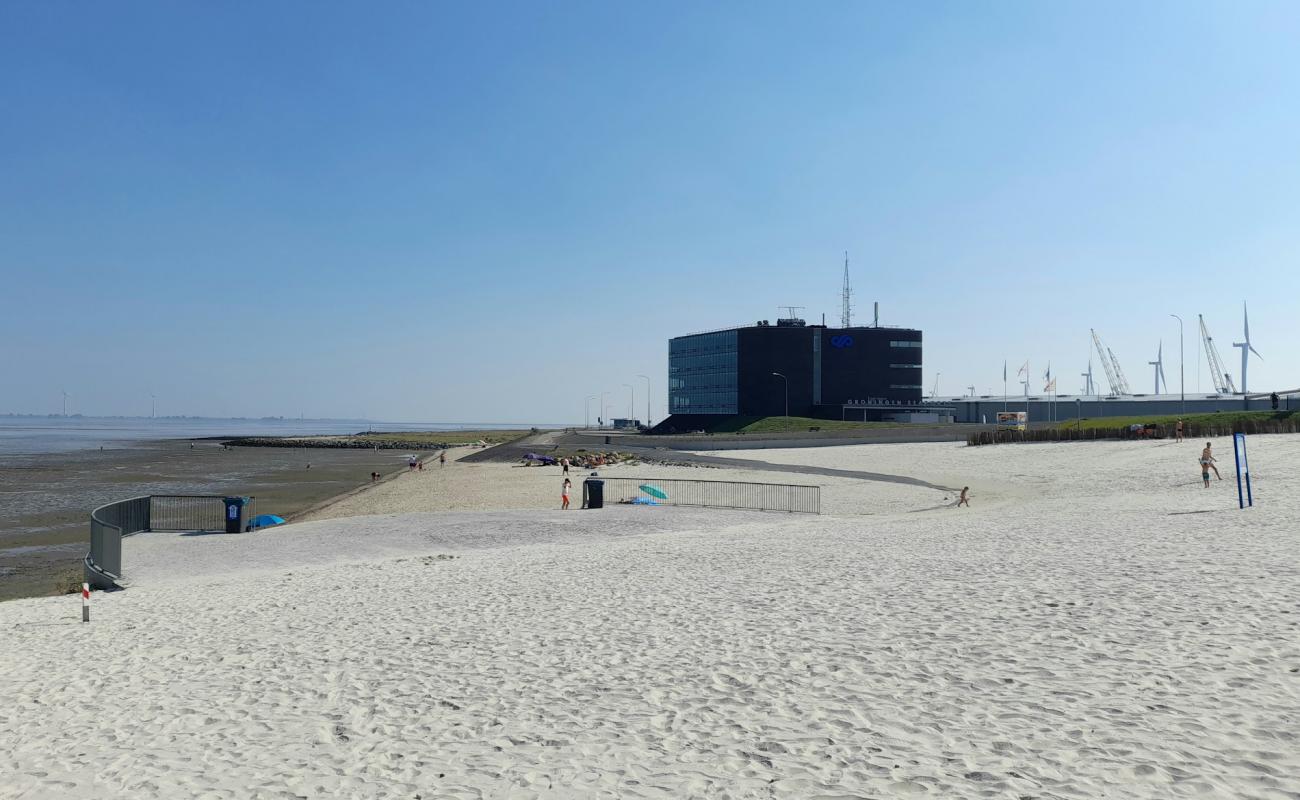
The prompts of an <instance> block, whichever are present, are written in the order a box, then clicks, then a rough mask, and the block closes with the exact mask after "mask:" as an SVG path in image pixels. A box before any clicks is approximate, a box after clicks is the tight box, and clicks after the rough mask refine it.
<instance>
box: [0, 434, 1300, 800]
mask: <svg viewBox="0 0 1300 800" xmlns="http://www.w3.org/2000/svg"><path fill="white" fill-rule="evenodd" d="M1250 445H1251V465H1252V469H1253V477H1254V493H1255V500H1256V507H1255V508H1253V509H1250V510H1247V511H1239V510H1237V508H1236V492H1235V485H1234V484H1233V483H1232V480H1231V476H1232V469H1231V460H1232V454H1231V441H1230V440H1226V439H1221V440H1215V450H1216V451H1218V454H1219V458H1220V459H1221V464H1220V469H1221V471H1222V473H1223V477H1224V480H1223V481H1222V482H1218V481H1215V482H1213V483H1212V486H1211V487H1210V488H1209V489H1205V488H1203V487H1202V485H1201V481H1200V479H1199V474H1197V471H1196V470H1197V468H1196V464H1195V458H1196V455H1197V453H1198V452H1199V448H1200V446H1201V443H1197V442H1187V443H1183V444H1174V443H1167V442H1131V443H1130V442H1095V443H1062V444H1034V445H1004V446H996V447H982V448H968V447H965V446H964V445H961V444H949V443H942V444H907V445H870V446H854V447H842V448H816V449H808V450H784V451H781V450H763V451H753V452H750V453H748V454H744V453H728V455H731V456H738V457H740V456H743V457H746V458H752V459H753V460H755V461H765V462H771V463H781V464H794V465H811V466H818V467H829V468H834V469H846V470H860V471H870V472H877V473H887V474H891V475H898V476H907V477H912V478H918V479H922V480H925V481H927V482H929V483H931V484H934V485H935V486H938V487H960V486H965V485H969V486H971V489H972V506H971V508H969V509H966V508H962V509H956V508H953V507H951V506H952V503H953V501H954V500H955V496H954V495H953V494H952V493H951V492H949V491H945V489H943V488H926V487H920V486H909V485H900V484H896V483H889V482H881V481H864V480H857V479H850V478H845V477H825V476H821V475H806V474H795V473H778V472H772V471H767V470H763V469H754V470H733V469H692V468H673V467H653V468H652V467H649V466H644V465H642V466H637V467H632V466H620V467H615V468H606V469H602V470H601V472H602V474H605V475H615V474H626V475H634V476H638V477H668V476H679V477H696V478H705V479H713V480H756V481H769V482H777V483H786V482H789V483H810V484H818V485H821V486H822V487H823V503H822V505H823V510H824V512H826V513H824V514H823V515H821V516H807V515H792V514H777V513H755V512H736V511H723V510H711V509H684V508H670V507H640V506H632V507H628V506H623V507H607V508H605V509H602V510H598V511H580V510H573V511H568V512H562V511H559V510H558V505H559V488H558V487H559V470H558V468H555V469H552V468H546V469H542V468H531V469H523V468H514V467H511V466H509V465H502V464H474V465H470V464H461V463H458V462H455V461H453V462H451V463H449V464H448V465H447V466H446V467H439V466H437V464H436V463H435V464H430V465H429V466H427V467H426V469H425V470H424V471H422V472H415V473H411V474H408V475H404V476H402V477H400V478H398V479H396V480H393V481H389V482H387V483H384V484H381V485H379V486H376V487H374V488H373V489H369V490H367V491H364V492H361V493H359V494H357V495H354V496H352V497H350V498H348V499H346V500H345V501H343V502H341V503H338V504H336V505H334V506H331V507H329V508H327V509H323V510H321V511H320V512H318V513H317V514H316V515H314V518H313V520H312V521H305V522H301V523H295V524H292V525H288V526H284V527H282V528H278V529H271V530H267V531H264V532H262V533H258V534H247V535H238V536H224V535H209V536H182V535H177V534H143V535H141V536H138V537H134V538H132V539H129V540H128V541H127V545H126V547H125V552H124V559H123V560H124V565H125V569H126V571H127V574H128V576H129V578H130V581H131V585H130V588H128V589H127V590H125V591H121V592H114V593H108V594H104V593H98V592H97V593H95V596H94V598H93V601H92V602H93V611H92V613H93V621H92V622H91V623H90V624H88V625H83V624H82V623H81V622H80V621H79V619H80V601H79V599H78V598H76V597H75V596H70V597H64V598H36V599H30V600H18V601H12V602H8V603H3V604H0V637H2V638H0V641H3V645H4V646H3V648H2V649H0V697H2V698H4V701H5V702H4V703H0V797H2V798H45V797H50V798H63V797H73V796H79V797H96V798H119V797H121V798H127V797H129V798H173V797H208V798H245V797H267V798H281V797H283V798H290V797H312V798H314V797H326V796H331V797H392V798H416V797H420V798H497V797H503V798H534V797H536V798H588V797H590V798H597V797H609V798H758V797H762V798H772V797H775V798H800V799H802V798H860V797H880V798H892V797H935V798H966V797H970V798H1004V797H1005V798H1090V797H1098V798H1100V797H1115V798H1143V797H1152V798H1157V797H1159V798H1164V797H1183V796H1195V797H1214V798H1296V797H1300V607H1298V606H1297V602H1296V598H1297V597H1298V596H1300V533H1298V532H1297V531H1298V530H1300V500H1298V499H1297V497H1300V437H1296V436H1257V437H1252V439H1251V440H1250ZM756 466H758V465H756ZM573 477H574V480H575V483H577V482H578V481H579V480H580V477H581V476H579V475H577V474H576V473H575V475H574V476H573Z"/></svg>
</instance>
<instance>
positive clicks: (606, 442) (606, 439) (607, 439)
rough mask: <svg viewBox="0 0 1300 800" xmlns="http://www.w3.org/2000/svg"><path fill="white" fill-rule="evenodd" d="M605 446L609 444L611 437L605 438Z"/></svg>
mask: <svg viewBox="0 0 1300 800" xmlns="http://www.w3.org/2000/svg"><path fill="white" fill-rule="evenodd" d="M605 444H609V437H608V436H606V437H605Z"/></svg>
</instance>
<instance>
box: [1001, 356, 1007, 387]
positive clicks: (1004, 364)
mask: <svg viewBox="0 0 1300 800" xmlns="http://www.w3.org/2000/svg"><path fill="white" fill-rule="evenodd" d="M1002 382H1003V383H1006V382H1007V362H1006V359H1003V360H1002Z"/></svg>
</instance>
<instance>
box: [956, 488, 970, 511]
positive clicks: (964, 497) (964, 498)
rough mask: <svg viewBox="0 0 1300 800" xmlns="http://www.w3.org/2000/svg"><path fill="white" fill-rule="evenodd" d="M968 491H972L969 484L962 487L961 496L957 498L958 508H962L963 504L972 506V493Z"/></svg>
mask: <svg viewBox="0 0 1300 800" xmlns="http://www.w3.org/2000/svg"><path fill="white" fill-rule="evenodd" d="M968 492H970V487H969V486H963V487H961V497H959V498H957V507H958V508H961V507H962V506H966V507H967V508H970V494H968Z"/></svg>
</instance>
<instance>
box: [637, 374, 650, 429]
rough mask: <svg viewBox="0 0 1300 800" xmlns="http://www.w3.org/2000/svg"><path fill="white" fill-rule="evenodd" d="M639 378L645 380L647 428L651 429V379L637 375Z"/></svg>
mask: <svg viewBox="0 0 1300 800" xmlns="http://www.w3.org/2000/svg"><path fill="white" fill-rule="evenodd" d="M637 377H638V378H641V379H643V380H645V426H646V427H647V428H648V427H650V379H649V378H648V377H646V376H645V375H637Z"/></svg>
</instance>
